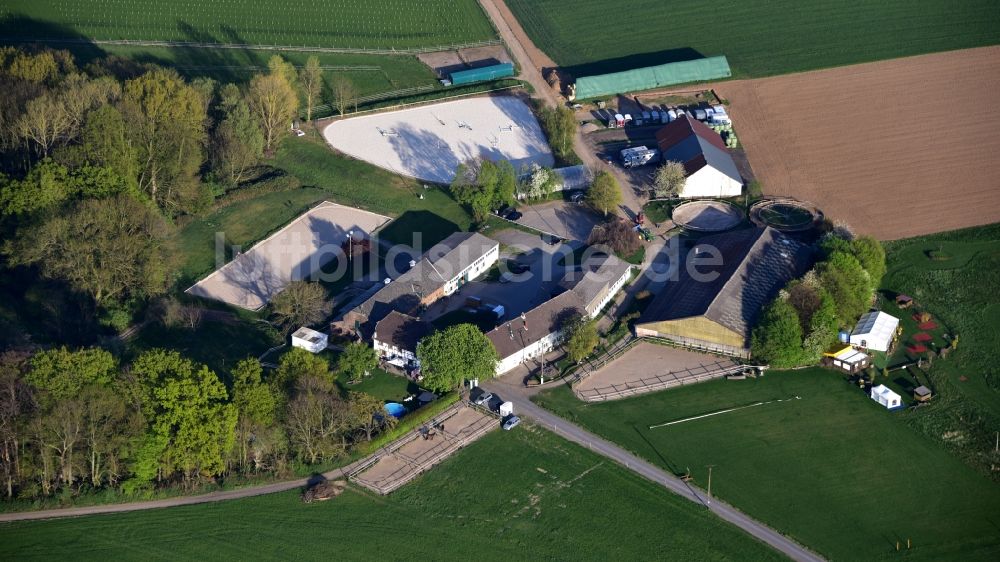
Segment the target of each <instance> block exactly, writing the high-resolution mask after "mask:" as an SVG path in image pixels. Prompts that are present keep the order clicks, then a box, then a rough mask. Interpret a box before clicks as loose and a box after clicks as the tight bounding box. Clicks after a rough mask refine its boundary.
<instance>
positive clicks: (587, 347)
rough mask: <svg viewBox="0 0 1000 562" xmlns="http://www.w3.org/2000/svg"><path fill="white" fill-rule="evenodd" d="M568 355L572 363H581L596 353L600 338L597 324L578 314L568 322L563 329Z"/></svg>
mask: <svg viewBox="0 0 1000 562" xmlns="http://www.w3.org/2000/svg"><path fill="white" fill-rule="evenodd" d="M563 331H564V337H565V343H564V344H563V345H564V346H565V347H566V355H567V356H568V357H569V360H570V361H573V362H574V363H579V362H580V361H582V360H583V359H584V358H585V357H587V356H588V355H590V354H591V353H593V352H594V349H596V348H597V344H598V343H599V342H600V337H599V336H598V334H597V323H596V322H594V320H593V319H591V318H586V317H584V316H583V315H581V314H576V315H574V316H573V317H572V318H570V319H569V320H568V321H567V322H566V326H565V327H564V328H563Z"/></svg>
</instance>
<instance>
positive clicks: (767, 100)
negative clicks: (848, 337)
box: [716, 47, 1000, 240]
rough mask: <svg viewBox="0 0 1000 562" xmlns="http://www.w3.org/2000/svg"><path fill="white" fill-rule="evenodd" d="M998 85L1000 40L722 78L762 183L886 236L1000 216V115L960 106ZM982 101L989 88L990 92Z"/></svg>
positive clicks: (915, 233) (864, 230)
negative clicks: (997, 159)
mask: <svg viewBox="0 0 1000 562" xmlns="http://www.w3.org/2000/svg"><path fill="white" fill-rule="evenodd" d="M998 88H1000V47H984V48H981V49H970V50H965V51H952V52H948V53H937V54H931V55H924V56H919V57H909V58H903V59H896V60H891V61H881V62H876V63H870V64H865V65H857V66H852V67H842V68H834V69H829V70H820V71H815V72H807V73H801V74H795V75H788V76H776V77H772V78H762V79H758V80H740V81H731V82H723V83H720V84H718V85H717V86H716V91H717V92H719V94H720V95H721V96H723V97H724V98H727V99H728V100H729V101H730V104H731V105H730V111H731V113H732V116H733V122H734V123H736V124H737V125H736V126H737V128H738V130H739V134H740V139H741V140H742V142H743V145H744V148H745V149H746V154H747V158H748V159H749V160H750V164H751V165H752V166H753V170H754V173H755V175H756V176H757V178H758V179H759V180H760V181H761V183H762V184H763V189H764V192H765V193H767V194H770V195H787V196H791V197H795V198H797V199H800V200H805V201H810V202H812V203H815V204H816V205H817V206H818V207H819V208H820V209H822V211H823V213H824V214H825V215H826V216H827V217H828V218H830V219H832V220H834V221H838V220H842V221H846V222H847V223H848V224H850V225H851V226H852V227H853V228H854V229H855V230H856V231H858V232H860V233H865V234H871V235H873V236H876V237H878V238H880V239H883V240H895V239H899V238H907V237H911V236H919V235H922V234H928V233H933V232H941V231H947V230H954V229H956V228H963V227H968V226H975V225H981V224H988V223H992V222H995V221H997V220H998V218H1000V198H998V197H996V187H997V186H998V185H1000V168H998V167H997V166H991V165H987V164H985V163H986V162H991V161H993V160H994V156H995V154H996V153H997V152H998V150H1000V136H997V135H996V134H995V132H996V131H997V130H998V128H1000V114H998V113H997V112H978V111H956V110H953V107H954V104H955V102H956V101H957V100H963V99H970V96H971V97H972V98H977V97H983V96H986V97H988V96H990V95H992V92H996V91H997V89H998ZM984 99H985V98H984Z"/></svg>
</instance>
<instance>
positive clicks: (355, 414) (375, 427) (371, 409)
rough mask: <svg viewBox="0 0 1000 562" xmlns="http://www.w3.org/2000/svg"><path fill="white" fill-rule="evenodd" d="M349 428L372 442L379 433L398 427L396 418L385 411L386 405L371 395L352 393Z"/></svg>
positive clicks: (348, 403)
mask: <svg viewBox="0 0 1000 562" xmlns="http://www.w3.org/2000/svg"><path fill="white" fill-rule="evenodd" d="M347 407H348V422H347V423H348V426H349V427H350V428H351V429H352V430H356V431H360V432H361V433H362V434H364V436H365V441H371V440H372V436H374V435H375V433H376V432H377V431H380V430H385V429H390V428H392V427H393V426H394V425H396V418H394V417H392V416H390V415H389V414H387V413H386V411H385V404H384V403H383V402H382V401H381V400H379V399H378V398H375V397H374V396H372V395H371V394H366V393H364V392H352V393H351V394H350V396H349V398H348V402H347Z"/></svg>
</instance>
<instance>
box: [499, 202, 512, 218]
mask: <svg viewBox="0 0 1000 562" xmlns="http://www.w3.org/2000/svg"><path fill="white" fill-rule="evenodd" d="M513 211H514V207H511V206H510V205H504V206H503V207H500V208H499V209H497V216H498V217H506V216H507V215H508V214H510V213H512V212H513Z"/></svg>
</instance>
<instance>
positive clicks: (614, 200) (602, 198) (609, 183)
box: [587, 170, 622, 216]
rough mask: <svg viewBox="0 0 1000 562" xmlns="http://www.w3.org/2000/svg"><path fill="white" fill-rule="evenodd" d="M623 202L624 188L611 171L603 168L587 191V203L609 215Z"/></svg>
mask: <svg viewBox="0 0 1000 562" xmlns="http://www.w3.org/2000/svg"><path fill="white" fill-rule="evenodd" d="M621 202H622V188H621V186H620V185H618V180H617V179H615V177H614V176H613V175H611V173H610V172H608V171H606V170H601V171H600V172H598V173H597V175H596V176H594V183H593V184H591V186H590V190H589V191H588V192H587V203H590V205H591V206H592V207H593V208H595V209H597V210H598V211H600V212H602V213H604V216H608V213H610V212H611V211H613V210H614V209H616V208H617V207H618V205H619V204H621Z"/></svg>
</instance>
